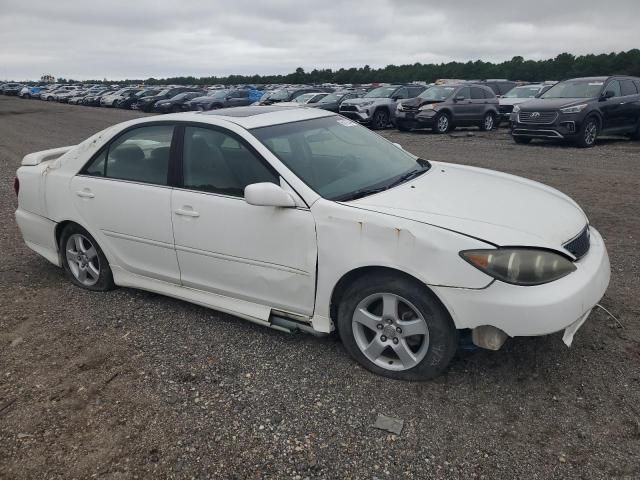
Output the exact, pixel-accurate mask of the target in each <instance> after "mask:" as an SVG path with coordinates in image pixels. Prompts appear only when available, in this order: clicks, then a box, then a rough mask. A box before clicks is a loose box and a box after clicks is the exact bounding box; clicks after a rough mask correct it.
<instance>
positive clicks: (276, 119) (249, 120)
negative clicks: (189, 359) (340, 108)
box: [145, 105, 336, 130]
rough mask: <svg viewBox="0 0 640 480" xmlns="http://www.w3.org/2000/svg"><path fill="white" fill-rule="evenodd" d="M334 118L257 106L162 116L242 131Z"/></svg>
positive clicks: (311, 110) (324, 113) (323, 113)
mask: <svg viewBox="0 0 640 480" xmlns="http://www.w3.org/2000/svg"><path fill="white" fill-rule="evenodd" d="M330 116H336V114H335V113H333V112H330V111H327V110H322V109H319V108H308V107H297V106H296V107H294V106H292V107H282V106H277V105H259V106H248V107H234V108H221V109H218V110H210V111H208V112H185V113H176V114H169V115H163V116H162V119H163V120H165V119H167V120H182V121H185V122H199V123H211V124H219V123H220V122H219V120H222V121H225V122H229V123H233V124H236V125H238V126H240V127H242V128H244V129H247V130H250V129H252V128H259V127H267V126H271V125H280V124H283V123H292V122H299V121H302V120H311V119H314V118H322V117H330ZM145 120H149V121H156V120H157V117H145Z"/></svg>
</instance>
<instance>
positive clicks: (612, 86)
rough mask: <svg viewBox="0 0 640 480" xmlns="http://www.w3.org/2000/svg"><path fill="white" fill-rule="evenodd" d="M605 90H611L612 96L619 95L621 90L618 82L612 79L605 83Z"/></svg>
mask: <svg viewBox="0 0 640 480" xmlns="http://www.w3.org/2000/svg"><path fill="white" fill-rule="evenodd" d="M604 91H605V92H608V91H612V92H613V96H614V97H621V96H622V92H621V89H620V82H619V81H618V80H613V81H612V82H609V83H608V84H607V88H605V89H604Z"/></svg>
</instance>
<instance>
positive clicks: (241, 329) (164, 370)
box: [0, 97, 640, 479]
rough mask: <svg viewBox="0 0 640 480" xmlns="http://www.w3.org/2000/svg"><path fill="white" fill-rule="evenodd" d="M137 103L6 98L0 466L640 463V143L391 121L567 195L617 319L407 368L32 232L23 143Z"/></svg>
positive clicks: (487, 472) (344, 473) (519, 473)
mask: <svg viewBox="0 0 640 480" xmlns="http://www.w3.org/2000/svg"><path fill="white" fill-rule="evenodd" d="M136 115H139V114H136V113H133V112H126V111H119V110H107V109H98V108H86V107H75V106H68V105H59V104H50V103H45V102H41V101H37V100H31V101H28V100H20V99H15V98H8V97H0V178H1V179H2V181H1V182H0V213H1V217H2V219H3V224H2V227H1V228H0V259H1V261H0V289H1V290H0V291H1V292H2V295H1V296H0V478H3V479H4V478H6V479H10V478H11V479H13V478H38V479H45V478H46V479H51V478H61V479H62V478H64V479H69V478H93V477H95V478H100V479H119V478H237V479H241V478H242V479H244V478H274V479H276V478H277V479H280V478H299V479H303V478H327V479H332V478H363V479H373V478H378V479H386V478H389V479H399V478H447V479H455V478H461V479H473V478H478V479H480V478H485V479H497V478H504V479H513V478H527V479H534V478H535V479H551V478H580V479H601V478H629V479H631V478H639V477H640V460H639V459H640V318H639V314H640V295H639V292H640V261H639V260H638V251H639V248H640V245H639V242H638V239H639V238H640V213H639V210H638V205H639V203H640V202H639V201H640V192H639V188H640V142H635V143H632V142H629V141H627V140H615V139H610V140H606V141H603V142H601V144H600V145H599V146H598V147H596V148H593V149H590V150H577V149H574V148H572V147H564V146H557V145H543V144H532V145H530V146H519V145H518V146H516V145H514V144H513V143H512V142H511V140H510V138H509V136H508V135H507V133H506V131H505V130H504V129H503V130H499V131H497V132H491V133H480V132H473V134H474V135H473V136H467V132H464V131H463V132H458V131H456V132H455V134H454V135H452V136H436V135H433V134H431V133H413V134H399V133H396V132H393V131H388V132H385V133H384V135H385V136H387V137H389V138H392V139H393V140H394V141H397V142H400V143H401V144H403V146H404V147H405V148H406V149H408V150H410V151H412V152H414V153H416V154H419V155H420V156H422V157H424V158H427V159H434V160H443V161H451V162H457V163H464V164H471V165H477V166H482V167H488V168H494V169H497V170H502V171H505V172H509V173H514V174H518V175H522V176H524V177H528V178H532V179H534V180H539V181H542V182H544V183H547V184H549V185H551V186H553V187H556V188H559V189H560V190H562V191H564V192H566V193H568V194H569V195H571V196H572V197H573V198H575V199H576V200H577V201H578V202H579V203H580V204H581V205H582V206H583V207H584V209H585V210H586V212H587V214H588V215H589V217H590V219H591V222H592V223H593V224H594V225H595V226H596V227H597V228H599V229H600V231H601V232H602V233H603V235H604V237H605V239H606V243H607V246H608V248H609V253H610V256H611V263H612V274H613V275H612V283H611V286H610V288H609V291H608V293H607V295H606V296H605V298H604V299H603V301H602V304H603V305H604V306H605V307H606V308H608V309H609V310H611V311H612V312H613V313H614V314H615V315H616V316H617V317H618V318H619V319H620V322H621V323H622V325H623V328H622V327H620V326H618V325H617V324H616V323H615V322H614V321H613V320H612V319H611V318H609V317H607V315H605V314H604V313H603V312H602V311H595V312H594V313H593V315H592V317H591V318H590V320H589V321H588V322H587V323H586V324H585V326H584V327H583V328H582V329H581V330H580V332H579V333H578V335H577V336H576V339H575V342H574V345H573V347H572V348H571V349H567V348H566V347H565V346H564V344H563V343H562V342H561V339H560V336H559V335H554V336H550V337H545V338H536V339H515V340H510V341H509V342H508V343H507V345H505V347H504V348H503V350H501V351H499V352H487V351H476V352H474V353H465V354H461V355H460V356H459V357H458V358H456V359H455V360H454V362H453V365H452V367H451V369H450V371H449V372H448V373H447V374H446V375H444V376H442V377H440V378H438V379H437V380H435V381H432V382H430V383H423V384H412V383H402V382H395V381H391V380H388V379H385V378H381V377H377V376H374V375H372V374H370V373H368V372H367V371H365V370H363V369H362V368H360V367H359V366H358V365H357V364H356V363H355V362H353V361H352V360H350V358H349V357H348V356H347V354H346V352H345V351H344V349H343V348H342V347H341V345H340V343H339V342H338V341H337V340H336V339H335V338H333V337H329V338H324V339H318V338H314V337H312V336H305V335H287V334H284V333H279V332H276V331H272V330H268V329H264V328H262V327H258V326H255V325H253V324H250V323H247V322H244V321H242V320H239V319H236V318H234V317H231V316H229V315H224V314H219V313H217V312H215V311H210V310H206V309H204V308H200V307H197V306H194V305H190V304H187V303H184V302H180V301H177V300H172V299H168V298H164V297H161V296H158V295H153V294H149V293H144V292H139V291H134V290H129V289H119V290H115V291H113V292H110V293H106V294H99V293H90V292H87V291H84V290H81V289H79V288H75V287H73V286H71V284H70V283H69V282H68V281H66V280H65V279H64V277H63V274H62V271H61V270H59V269H57V268H55V267H54V266H52V265H51V264H49V263H48V262H47V261H46V260H44V259H42V258H40V257H39V256H37V255H36V254H35V253H33V252H31V251H30V250H28V249H27V248H26V247H25V246H23V244H22V242H21V239H20V235H19V232H18V229H17V227H16V225H15V222H14V220H13V211H14V209H15V206H16V199H15V195H14V193H13V190H12V182H13V177H14V172H15V169H16V168H17V166H18V165H19V162H20V159H21V158H22V156H23V155H25V154H27V153H30V152H33V151H37V150H42V149H46V148H52V147H57V146H62V145H69V144H74V143H76V142H78V141H80V140H83V139H84V138H86V137H87V136H88V135H90V134H92V133H94V132H96V131H98V130H101V129H102V128H104V127H106V126H108V125H111V124H114V123H117V122H120V121H123V120H126V119H128V118H132V117H135V116H136ZM517 201H518V199H505V202H517ZM549 215H553V212H549ZM379 413H382V414H385V415H389V416H394V417H398V418H401V419H403V420H404V430H403V431H402V433H401V434H400V435H399V436H394V435H391V434H387V433H385V432H382V431H380V430H376V429H374V428H372V425H373V423H374V422H375V420H376V417H377V415H378V414H379Z"/></svg>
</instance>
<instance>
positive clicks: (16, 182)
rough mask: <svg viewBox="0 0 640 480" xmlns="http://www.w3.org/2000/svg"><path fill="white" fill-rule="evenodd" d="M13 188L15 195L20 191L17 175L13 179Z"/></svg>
mask: <svg viewBox="0 0 640 480" xmlns="http://www.w3.org/2000/svg"><path fill="white" fill-rule="evenodd" d="M13 190H14V191H15V192H16V197H17V196H18V194H19V193H20V180H18V177H16V178H14V179H13Z"/></svg>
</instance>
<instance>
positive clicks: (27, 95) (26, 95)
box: [23, 93, 31, 100]
mask: <svg viewBox="0 0 640 480" xmlns="http://www.w3.org/2000/svg"><path fill="white" fill-rule="evenodd" d="M23 98H26V99H27V100H30V99H31V95H29V94H28V93H25V94H24V97H23Z"/></svg>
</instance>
